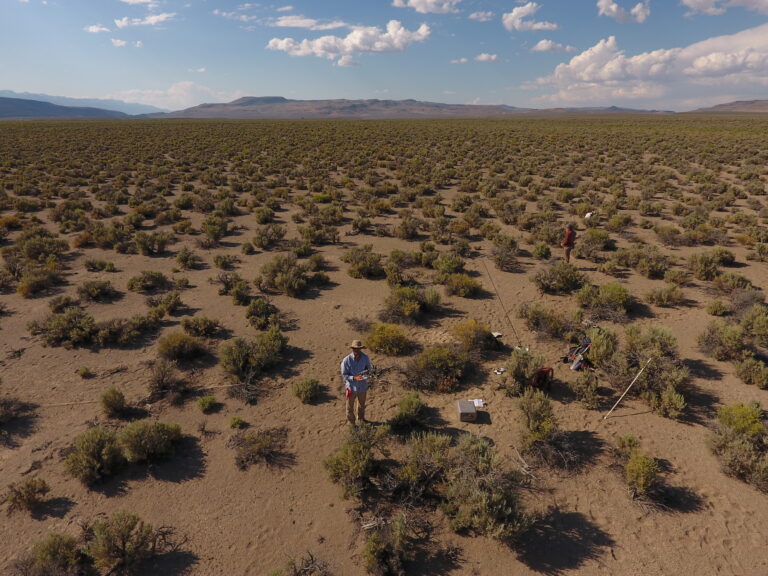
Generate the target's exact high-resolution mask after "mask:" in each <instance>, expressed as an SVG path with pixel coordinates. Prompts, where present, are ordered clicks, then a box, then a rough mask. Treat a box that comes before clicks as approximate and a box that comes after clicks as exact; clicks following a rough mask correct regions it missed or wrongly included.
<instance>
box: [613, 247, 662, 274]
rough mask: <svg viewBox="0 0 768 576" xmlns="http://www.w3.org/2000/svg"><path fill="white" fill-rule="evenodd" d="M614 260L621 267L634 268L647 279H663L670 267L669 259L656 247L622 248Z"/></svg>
mask: <svg viewBox="0 0 768 576" xmlns="http://www.w3.org/2000/svg"><path fill="white" fill-rule="evenodd" d="M614 260H615V262H616V263H617V264H618V265H619V266H624V267H626V268H632V269H634V270H636V271H637V272H638V273H640V274H642V275H643V276H645V277H646V278H663V277H664V275H665V274H666V272H667V269H668V268H669V266H670V261H669V258H668V257H667V256H665V255H664V254H662V253H661V252H659V250H658V249H657V248H656V247H655V246H632V247H631V248H620V249H619V250H618V251H617V252H616V254H615V256H614Z"/></svg>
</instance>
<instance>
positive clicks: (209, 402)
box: [197, 396, 218, 414]
mask: <svg viewBox="0 0 768 576" xmlns="http://www.w3.org/2000/svg"><path fill="white" fill-rule="evenodd" d="M197 407H198V408H199V409H200V412H202V413H203V414H210V413H211V412H214V411H215V410H216V408H217V407H218V403H217V402H216V397H215V396H201V397H200V398H198V399H197Z"/></svg>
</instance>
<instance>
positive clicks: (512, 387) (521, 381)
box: [502, 347, 544, 396]
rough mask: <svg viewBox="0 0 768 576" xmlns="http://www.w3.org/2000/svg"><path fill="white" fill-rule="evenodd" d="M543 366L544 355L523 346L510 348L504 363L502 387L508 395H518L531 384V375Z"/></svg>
mask: <svg viewBox="0 0 768 576" xmlns="http://www.w3.org/2000/svg"><path fill="white" fill-rule="evenodd" d="M543 366H544V357H543V356H540V355H538V354H533V353H531V352H529V351H528V350H526V349H525V348H521V347H517V348H515V349H514V350H512V353H511V354H510V355H509V359H508V360H507V362H506V363H505V364H504V370H505V373H504V377H503V380H502V381H503V387H504V389H505V390H506V392H507V394H509V395H510V396H519V395H520V394H522V393H523V391H524V390H525V389H526V388H528V387H529V386H530V385H531V381H532V380H533V376H534V375H535V374H536V373H537V372H538V371H539V370H540V369H541V368H542V367H543Z"/></svg>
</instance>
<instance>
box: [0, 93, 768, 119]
mask: <svg viewBox="0 0 768 576" xmlns="http://www.w3.org/2000/svg"><path fill="white" fill-rule="evenodd" d="M6 92H8V91H0V118H221V119H268V118H269V119H301V118H306V119H310V118H312V119H314V118H317V119H320V118H328V119H332V118H350V119H352V118H359V119H394V118H493V117H510V116H518V117H519V116H576V115H578V116H584V115H595V116H596V115H603V114H675V112H670V111H666V110H638V109H632V108H619V107H616V106H609V107H596V108H547V109H535V108H516V107H514V106H506V105H474V104H441V103H438V102H421V101H418V100H289V99H287V98H283V97H282V96H262V97H246V98H239V99H238V100H234V101H233V102H228V103H220V104H201V105H199V106H193V107H192V108H186V109H184V110H178V111H175V112H157V111H156V110H157V109H156V108H155V109H153V110H155V112H151V113H141V114H132V115H129V114H127V113H124V112H121V111H116V110H112V109H104V108H103V107H92V106H63V105H59V104H55V103H51V102H49V101H38V100H32V99H28V98H6V97H2V94H3V93H6ZM75 100H76V101H77V102H81V100H80V99H75ZM85 101H86V102H112V101H105V100H101V101H99V100H95V101H94V100H85ZM122 104H126V103H124V102H123V103H122ZM137 106H141V105H137ZM693 112H695V113H727V112H738V113H753V114H757V113H768V100H753V101H750V102H732V103H730V104H720V105H718V106H714V107H712V108H702V109H699V110H694V111H693Z"/></svg>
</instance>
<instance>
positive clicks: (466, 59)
mask: <svg viewBox="0 0 768 576" xmlns="http://www.w3.org/2000/svg"><path fill="white" fill-rule="evenodd" d="M467 62H469V58H456V59H455V60H451V64H466V63H467Z"/></svg>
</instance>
